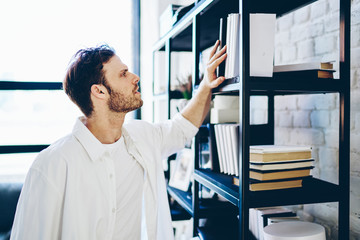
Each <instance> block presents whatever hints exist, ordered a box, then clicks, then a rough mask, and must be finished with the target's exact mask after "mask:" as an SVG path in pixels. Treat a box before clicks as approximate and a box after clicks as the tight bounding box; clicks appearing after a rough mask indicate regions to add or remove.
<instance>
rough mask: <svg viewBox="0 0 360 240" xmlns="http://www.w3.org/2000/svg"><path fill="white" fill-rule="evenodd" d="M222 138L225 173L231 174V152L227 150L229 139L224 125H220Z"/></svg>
mask: <svg viewBox="0 0 360 240" xmlns="http://www.w3.org/2000/svg"><path fill="white" fill-rule="evenodd" d="M219 126H220V128H219V129H220V136H221V138H222V141H221V142H222V151H223V153H224V155H223V156H224V173H226V174H230V164H229V161H228V159H229V151H228V150H227V138H226V131H225V126H224V124H219Z"/></svg>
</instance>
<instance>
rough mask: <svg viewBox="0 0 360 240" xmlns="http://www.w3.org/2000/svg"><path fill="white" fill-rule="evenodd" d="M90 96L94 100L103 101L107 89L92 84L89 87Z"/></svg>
mask: <svg viewBox="0 0 360 240" xmlns="http://www.w3.org/2000/svg"><path fill="white" fill-rule="evenodd" d="M91 94H92V95H93V96H94V97H96V98H100V99H105V97H106V94H107V89H106V87H105V86H104V85H101V84H93V85H92V86H91Z"/></svg>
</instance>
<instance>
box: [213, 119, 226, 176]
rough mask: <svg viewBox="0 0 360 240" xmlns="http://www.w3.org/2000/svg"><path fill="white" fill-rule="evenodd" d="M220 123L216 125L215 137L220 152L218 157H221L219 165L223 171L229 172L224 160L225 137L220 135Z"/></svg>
mask: <svg viewBox="0 0 360 240" xmlns="http://www.w3.org/2000/svg"><path fill="white" fill-rule="evenodd" d="M219 128H220V127H219V124H216V125H214V131H215V139H216V149H217V152H218V159H219V167H220V172H221V173H227V172H226V170H225V166H224V162H225V153H224V148H223V139H222V136H220V130H219Z"/></svg>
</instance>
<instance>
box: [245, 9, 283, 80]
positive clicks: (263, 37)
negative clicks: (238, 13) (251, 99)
mask: <svg viewBox="0 0 360 240" xmlns="http://www.w3.org/2000/svg"><path fill="white" fill-rule="evenodd" d="M249 20H250V76H258V77H272V76H273V60H274V49H275V22H276V14H262V13H258V14H250V19H249Z"/></svg>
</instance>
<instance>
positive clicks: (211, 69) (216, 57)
mask: <svg viewBox="0 0 360 240" xmlns="http://www.w3.org/2000/svg"><path fill="white" fill-rule="evenodd" d="M219 44H220V41H219V40H217V41H216V43H215V45H214V47H213V49H212V50H211V52H210V57H209V62H208V63H207V66H206V72H205V77H204V80H203V81H202V82H204V83H203V84H205V85H206V86H207V87H208V88H216V87H217V86H219V85H220V84H221V83H222V82H223V81H224V80H225V77H223V76H220V77H217V76H216V68H217V67H218V66H219V65H220V64H221V63H222V62H223V61H224V60H225V58H226V56H227V54H226V45H225V46H224V47H223V48H222V49H221V50H220V51H218V52H217V49H218V47H219Z"/></svg>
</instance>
